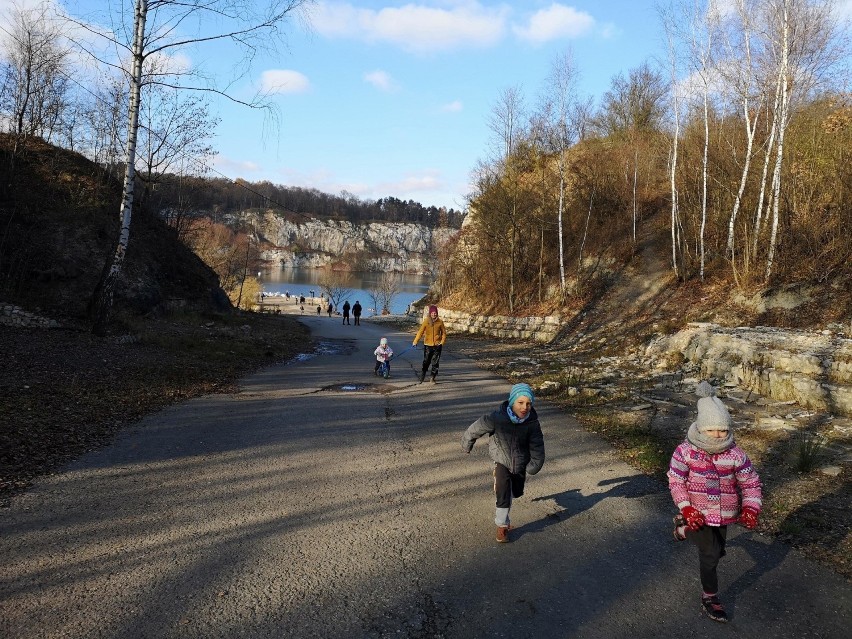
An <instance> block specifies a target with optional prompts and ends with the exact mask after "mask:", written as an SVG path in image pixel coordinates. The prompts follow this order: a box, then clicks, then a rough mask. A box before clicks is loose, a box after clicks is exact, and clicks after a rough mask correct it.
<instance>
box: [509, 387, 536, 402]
mask: <svg viewBox="0 0 852 639" xmlns="http://www.w3.org/2000/svg"><path fill="white" fill-rule="evenodd" d="M521 396H524V397H529V398H530V404H532V403H533V402H535V395H533V390H532V388H530V385H529V384H515V385H514V386H512V390H510V391H509V408H511V407H512V406H514V405H515V401H517V399H518V397H521Z"/></svg>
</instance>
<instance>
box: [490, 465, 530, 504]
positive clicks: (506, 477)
mask: <svg viewBox="0 0 852 639" xmlns="http://www.w3.org/2000/svg"><path fill="white" fill-rule="evenodd" d="M526 479H527V476H526V474H523V475H519V474H517V473H510V472H509V469H508V468H506V467H505V466H504V465H503V464H498V463H495V464H494V494H495V495H496V496H497V508H510V507H511V506H512V497H520V496H521V495H523V494H524V482H525V481H526Z"/></svg>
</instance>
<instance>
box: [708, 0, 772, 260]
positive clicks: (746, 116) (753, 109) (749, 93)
mask: <svg viewBox="0 0 852 639" xmlns="http://www.w3.org/2000/svg"><path fill="white" fill-rule="evenodd" d="M750 4H751V3H750V1H749V0H736V6H735V11H734V12H733V13H732V14H731V16H729V19H728V20H727V22H726V26H727V28H726V29H725V30H724V33H725V34H726V37H725V38H724V39H723V47H724V54H723V57H724V59H725V64H723V65H720V67H719V69H720V73H721V74H722V77H723V78H724V79H725V82H726V85H727V86H728V87H730V88H731V90H732V91H733V93H734V96H735V99H736V100H738V101H739V103H740V106H741V107H742V113H743V123H744V125H745V131H746V148H745V151H744V154H743V168H742V173H741V175H740V184H739V187H738V189H737V194H736V197H735V198H734V204H733V206H732V209H731V215H730V218H729V220H728V240H727V243H726V251H727V253H728V257H729V259H730V260H731V262H732V263H734V264H735V262H734V260H735V258H736V254H735V250H734V249H735V244H734V233H735V228H736V226H735V225H736V221H737V215H738V214H739V210H740V206H741V205H742V200H743V194H744V193H745V189H746V184H747V183H748V177H749V169H750V167H751V160H752V156H753V154H754V138H755V133H756V131H757V123H758V121H759V119H760V113H761V111H762V110H763V107H764V105H765V101H764V100H763V99H761V97H762V95H763V94H762V93H760V92H759V91H757V88H756V86H755V85H756V79H757V74H756V69H755V61H754V57H753V55H752V49H753V43H752V40H753V39H754V37H755V33H754V26H753V17H752V11H751V7H750V6H749V5H750Z"/></svg>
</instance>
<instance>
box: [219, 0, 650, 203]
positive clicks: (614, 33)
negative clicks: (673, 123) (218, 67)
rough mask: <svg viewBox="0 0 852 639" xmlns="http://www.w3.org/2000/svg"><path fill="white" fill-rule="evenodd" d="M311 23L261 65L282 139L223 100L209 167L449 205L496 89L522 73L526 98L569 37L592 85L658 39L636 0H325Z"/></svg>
mask: <svg viewBox="0 0 852 639" xmlns="http://www.w3.org/2000/svg"><path fill="white" fill-rule="evenodd" d="M312 25H313V33H311V34H306V33H305V32H304V31H303V30H300V29H299V28H298V27H296V28H294V29H293V30H292V31H291V33H290V37H289V45H290V46H289V51H287V52H286V54H285V55H284V56H282V57H281V58H280V59H278V60H275V61H270V64H268V65H265V67H264V69H263V71H265V72H267V76H266V77H267V78H270V79H271V78H274V77H275V76H276V75H277V76H278V79H279V80H283V81H284V82H288V84H286V85H285V86H284V87H283V89H282V91H283V92H282V93H281V94H279V95H278V96H277V98H276V101H277V102H278V104H279V105H280V108H281V114H282V121H281V126H280V130H279V136H278V139H277V140H269V141H268V143H267V144H266V145H265V146H266V148H264V144H263V143H262V140H261V132H262V118H261V116H260V114H252V113H246V111H245V109H240V108H235V107H233V106H231V105H223V107H222V111H221V113H222V117H223V122H222V124H221V125H220V128H219V133H220V135H219V138H218V140H217V145H218V148H219V150H220V152H221V155H220V157H219V158H218V159H217V162H216V166H217V169H218V170H220V171H222V172H223V173H225V174H227V175H231V176H235V175H239V176H241V177H243V178H245V179H249V180H255V179H268V180H270V181H272V182H275V183H281V184H287V185H299V186H309V187H315V188H317V189H319V190H321V191H325V192H328V193H339V192H340V191H341V190H346V191H348V192H350V193H353V194H355V195H356V196H358V197H360V198H370V199H374V198H378V197H383V196H386V195H393V196H395V197H398V198H401V199H406V200H407V199H413V200H415V201H418V202H421V203H423V204H425V205H436V206H448V207H453V208H457V209H459V208H463V207H464V202H465V196H466V195H467V194H468V193H469V191H470V186H469V182H470V174H471V171H472V170H473V169H474V167H475V166H476V163H477V161H478V160H479V159H481V158H483V157H486V156H487V155H488V154H489V148H490V139H491V137H492V135H493V134H492V132H491V131H490V130H489V128H488V118H489V115H490V113H491V110H492V108H493V106H494V104H495V102H496V100H497V98H498V96H499V94H500V92H501V91H502V90H504V89H506V88H508V87H510V86H520V87H521V88H522V91H523V93H524V95H525V96H526V98H527V103H528V105H529V106H532V105H533V104H534V103H535V101H536V99H537V95H538V94H539V92H540V90H541V88H542V85H543V82H544V79H545V78H546V76H547V74H548V73H549V71H550V67H551V64H552V62H553V60H554V58H555V56H557V55H558V54H560V53H563V52H565V51H566V50H567V49H568V48H569V47H570V48H571V49H572V50H573V52H574V55H575V59H576V63H577V65H578V67H579V69H580V72H581V74H582V84H581V90H582V91H583V92H584V93H588V94H591V95H594V96H599V95H600V94H601V93H602V92H603V91H605V90H606V88H607V87H608V86H609V82H610V79H611V77H612V76H613V75H614V74H616V73H618V72H619V71H626V70H627V69H629V68H631V67H634V66H637V65H639V64H641V62H642V61H643V60H645V59H646V58H648V57H649V56H652V55H654V54H655V52H656V51H657V50H658V47H659V46H660V41H659V38H658V32H659V29H658V28H657V17H656V13H655V11H654V9H653V3H652V2H647V1H644V0H638V1H637V0H629V1H616V2H613V1H609V2H600V1H599V2H586V1H583V2H575V3H572V4H567V3H565V4H559V3H553V2H537V1H534V0H526V1H524V2H486V1H481V2H470V1H467V2H450V1H446V0H445V1H440V0H438V1H434V0H432V1H428V0H420V1H419V2H411V3H405V2H390V1H385V2H365V1H363V0H362V1H357V2H327V3H322V4H321V5H320V7H319V10H318V11H316V12H314V14H313V17H312ZM289 74H292V76H290V75H289ZM259 77H260V78H263V77H264V76H263V75H262V74H261V75H260V76H259ZM238 123H240V124H238Z"/></svg>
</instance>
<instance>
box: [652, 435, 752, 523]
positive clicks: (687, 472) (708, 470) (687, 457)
mask: <svg viewBox="0 0 852 639" xmlns="http://www.w3.org/2000/svg"><path fill="white" fill-rule="evenodd" d="M668 476H669V490H670V491H671V494H672V499H674V503H675V505H676V506H677V507H678V510H683V509H684V508H685V507H686V506H690V505H691V506H692V507H693V508H696V509H698V510H700V511H701V512H702V513H703V514H704V517H705V519H706V520H707V525H709V526H727V525H728V524H733V523H735V522H736V521H737V518H738V517H739V514H740V506H750V507H751V508H754V509H755V510H756V511H757V512H760V507H761V504H762V503H763V495H762V492H761V489H760V477H758V475H757V471H756V470H755V469H754V467H753V466H752V465H751V460H750V459H749V458H748V455H746V454H745V452H744V451H743V450H742V449H741V448H740V447H739V446H737V445H734V446H731V447H730V448H729V449H728V450H726V451H723V452H721V453H717V454H715V455H714V454H711V453H708V452H706V451H704V450H701V449H700V448H697V447H696V446H693V445H692V444H690V443H689V442H688V441H685V442H683V443H682V444H681V445H680V446H678V447H677V448H675V451H674V454H673V455H672V460H671V463H670V464H669V472H668ZM741 501H742V503H740V502H741Z"/></svg>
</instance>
